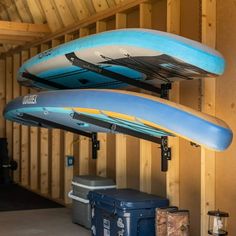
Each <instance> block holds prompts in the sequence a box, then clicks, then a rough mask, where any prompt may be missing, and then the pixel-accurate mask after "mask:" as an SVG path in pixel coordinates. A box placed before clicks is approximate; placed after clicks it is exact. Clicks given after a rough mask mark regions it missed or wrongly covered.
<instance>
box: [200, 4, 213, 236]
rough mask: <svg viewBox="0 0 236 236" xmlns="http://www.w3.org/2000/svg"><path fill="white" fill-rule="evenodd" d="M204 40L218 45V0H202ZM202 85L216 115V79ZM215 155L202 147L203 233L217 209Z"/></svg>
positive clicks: (205, 107) (207, 106) (207, 107)
mask: <svg viewBox="0 0 236 236" xmlns="http://www.w3.org/2000/svg"><path fill="white" fill-rule="evenodd" d="M202 42H203V43H205V44H207V45H208V46H211V47H212V48H215V46H216V0H212V1H207V0H202ZM202 85H203V88H202V92H203V97H202V111H203V112H205V113H208V114H210V115H212V116H215V110H216V79H215V78H211V79H208V80H203V82H202ZM215 157H216V153H215V152H213V151H209V150H206V149H205V148H201V235H206V232H207V228H208V217H207V212H208V211H209V210H212V209H215V184H216V183H215Z"/></svg>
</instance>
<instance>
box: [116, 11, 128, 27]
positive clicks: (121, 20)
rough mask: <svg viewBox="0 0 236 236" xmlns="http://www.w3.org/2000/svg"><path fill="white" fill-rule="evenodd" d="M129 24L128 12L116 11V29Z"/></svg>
mask: <svg viewBox="0 0 236 236" xmlns="http://www.w3.org/2000/svg"><path fill="white" fill-rule="evenodd" d="M126 25H127V14H125V13H116V29H122V28H126Z"/></svg>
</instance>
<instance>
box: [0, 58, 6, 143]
mask: <svg viewBox="0 0 236 236" xmlns="http://www.w3.org/2000/svg"><path fill="white" fill-rule="evenodd" d="M0 74H1V76H0V137H1V138H4V137H6V122H5V119H4V117H3V115H2V113H3V109H4V107H5V104H6V90H5V88H6V60H3V59H1V60H0Z"/></svg>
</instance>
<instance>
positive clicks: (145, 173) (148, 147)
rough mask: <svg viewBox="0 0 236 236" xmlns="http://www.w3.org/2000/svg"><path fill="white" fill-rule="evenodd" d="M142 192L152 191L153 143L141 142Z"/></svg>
mask: <svg viewBox="0 0 236 236" xmlns="http://www.w3.org/2000/svg"><path fill="white" fill-rule="evenodd" d="M140 190H141V191H142V192H147V193H151V191H152V143H151V142H149V141H146V140H143V139H141V140H140Z"/></svg>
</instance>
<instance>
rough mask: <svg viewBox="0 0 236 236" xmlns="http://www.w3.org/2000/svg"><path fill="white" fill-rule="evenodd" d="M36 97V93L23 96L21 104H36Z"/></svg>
mask: <svg viewBox="0 0 236 236" xmlns="http://www.w3.org/2000/svg"><path fill="white" fill-rule="evenodd" d="M37 97H38V95H27V96H24V98H23V101H22V104H23V105H30V104H37Z"/></svg>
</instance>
